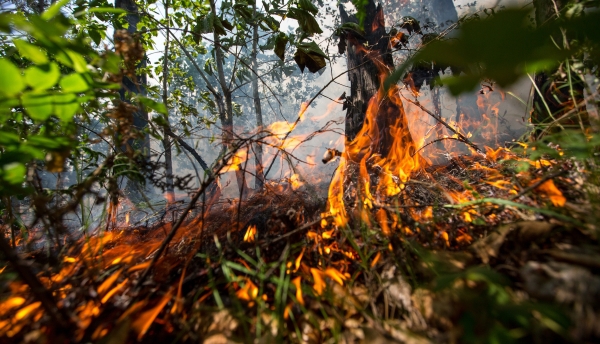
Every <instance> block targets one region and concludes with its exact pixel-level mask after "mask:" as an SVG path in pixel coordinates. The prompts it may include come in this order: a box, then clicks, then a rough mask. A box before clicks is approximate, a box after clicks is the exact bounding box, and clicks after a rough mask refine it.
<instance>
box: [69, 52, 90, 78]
mask: <svg viewBox="0 0 600 344" xmlns="http://www.w3.org/2000/svg"><path fill="white" fill-rule="evenodd" d="M67 56H69V59H71V62H72V63H73V64H72V65H73V69H75V71H76V72H77V73H83V72H87V70H88V69H87V62H86V61H85V58H83V56H82V55H81V54H79V53H77V52H75V51H73V50H67Z"/></svg>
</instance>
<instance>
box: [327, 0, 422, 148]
mask: <svg viewBox="0 0 600 344" xmlns="http://www.w3.org/2000/svg"><path fill="white" fill-rule="evenodd" d="M339 9H340V16H341V20H342V24H344V23H349V22H353V23H358V20H357V19H356V18H355V17H354V16H349V15H348V13H347V12H346V11H345V10H344V8H343V6H341V5H340V6H339ZM366 12H367V16H366V18H365V22H364V30H365V35H364V37H362V36H360V35H359V34H356V33H354V32H349V31H346V32H345V33H344V36H343V37H341V41H340V45H339V46H338V47H339V48H340V53H343V52H344V50H345V52H346V56H347V61H348V63H347V64H348V70H350V71H349V72H348V78H349V79H350V96H349V97H346V102H345V107H347V112H346V128H345V129H346V143H350V142H351V141H352V140H354V139H355V137H356V135H357V134H358V132H359V131H360V130H361V128H362V126H363V122H364V121H365V116H366V113H367V109H368V107H369V102H370V101H371V98H373V97H374V96H375V95H377V92H378V91H379V89H380V86H381V85H382V83H383V81H384V78H385V77H387V75H388V74H389V73H390V72H391V71H392V70H393V69H394V61H393V59H392V54H391V46H390V37H389V36H388V34H387V33H386V31H385V19H384V16H383V9H382V7H381V4H379V5H377V6H375V2H374V0H370V1H369V2H368V4H367V6H366ZM344 44H346V47H345V48H344ZM394 98H395V101H391V100H390V97H389V96H388V95H384V96H383V99H381V103H380V104H379V107H378V114H377V116H376V121H377V123H376V124H377V128H380V132H379V135H378V139H377V142H373V144H374V147H373V152H374V153H378V154H381V155H383V156H385V155H387V152H388V150H389V148H390V147H391V145H392V143H393V141H394V139H395V137H393V135H392V133H391V132H390V128H391V126H393V125H394V124H395V123H397V121H398V119H401V121H400V122H401V123H406V121H405V120H404V119H403V117H405V113H404V109H403V107H402V103H401V102H400V100H399V97H394ZM404 129H406V130H405V131H404V132H405V133H406V135H405V136H404V137H402V138H398V139H402V140H403V141H406V142H403V144H406V145H411V144H413V140H412V137H411V136H410V133H409V131H408V128H404Z"/></svg>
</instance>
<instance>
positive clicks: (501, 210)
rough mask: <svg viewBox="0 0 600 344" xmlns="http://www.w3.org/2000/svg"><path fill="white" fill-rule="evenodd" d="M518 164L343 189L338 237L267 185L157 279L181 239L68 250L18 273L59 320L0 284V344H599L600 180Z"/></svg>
mask: <svg viewBox="0 0 600 344" xmlns="http://www.w3.org/2000/svg"><path fill="white" fill-rule="evenodd" d="M523 161H525V160H523V159H520V158H518V157H517V156H516V155H513V154H512V153H507V152H506V151H504V150H498V151H495V152H493V151H488V154H487V155H486V157H485V158H472V157H471V158H467V157H460V158H455V159H453V160H452V161H451V162H450V163H449V164H447V165H445V166H437V167H429V168H427V169H426V170H423V171H421V172H420V173H417V174H415V175H413V176H412V177H411V179H409V180H408V181H407V182H406V183H404V184H402V190H401V192H399V193H398V194H396V195H394V196H393V197H389V198H377V197H372V198H369V201H365V200H366V198H360V197H358V198H357V194H360V193H361V190H363V192H365V190H367V189H364V188H363V186H361V185H360V183H358V181H357V180H358V179H356V178H355V179H354V180H352V178H351V177H348V178H347V179H346V180H345V181H344V183H346V188H345V190H344V192H343V195H341V196H342V198H343V200H344V204H345V210H346V211H347V214H348V223H347V224H346V225H345V226H339V223H338V225H337V226H336V217H335V216H336V215H335V214H332V212H331V210H329V209H328V208H327V207H328V202H327V200H326V199H324V198H322V197H319V196H318V193H316V192H315V190H314V188H315V186H311V185H304V186H302V187H300V188H297V189H295V190H294V189H293V188H292V186H291V185H290V184H289V183H285V182H282V183H275V182H271V183H268V184H267V185H266V186H265V188H264V189H263V190H262V191H261V192H257V193H254V194H252V195H250V196H249V197H248V199H247V200H245V201H244V202H243V204H239V203H237V202H232V203H229V202H226V203H217V204H213V205H212V207H206V208H204V207H197V208H195V209H194V210H193V212H192V213H191V216H188V220H187V221H186V222H185V223H184V225H183V226H181V227H180V228H179V229H178V231H177V233H176V234H175V236H174V237H173V240H172V241H171V242H170V244H169V246H168V247H167V250H166V251H165V252H164V254H162V256H161V257H160V259H157V260H156V261H155V262H154V261H153V258H154V255H156V252H157V250H158V248H159V247H160V245H161V244H162V243H163V241H164V239H165V237H167V235H168V233H169V232H170V230H171V229H172V226H173V222H171V221H162V222H157V223H155V224H154V225H151V226H127V225H126V224H123V223H121V224H119V225H118V226H116V228H114V229H112V230H110V231H100V232H98V233H96V234H94V235H92V236H90V237H87V238H84V239H82V240H79V241H78V242H77V243H76V244H73V245H71V246H70V247H69V249H68V251H66V252H64V253H65V254H64V256H62V257H63V258H61V262H60V264H56V265H53V264H49V263H48V262H47V261H44V254H43V252H41V253H40V252H37V253H35V254H29V256H28V257H26V258H32V260H33V261H35V262H36V263H35V264H34V265H32V266H31V268H32V269H34V270H35V271H38V277H39V279H40V281H41V282H42V283H43V285H44V287H45V288H47V289H48V290H50V291H52V293H53V297H54V299H55V300H56V301H57V303H56V305H55V306H56V307H57V309H58V314H63V315H64V317H65V318H66V319H62V320H61V319H59V318H57V317H58V316H56V315H54V314H53V313H51V310H50V309H49V308H48V307H52V305H46V304H45V303H44V301H43V300H40V298H39V290H38V291H35V290H30V288H29V287H28V286H27V285H26V284H24V283H23V282H20V281H19V280H17V279H15V275H14V274H10V267H8V268H3V273H2V275H1V276H3V279H2V281H1V283H2V285H1V287H2V289H1V290H2V297H1V299H2V300H3V301H1V302H2V304H1V307H0V336H1V337H2V338H4V339H3V341H10V342H32V343H48V342H52V343H58V342H99V343H111V344H114V343H126V342H137V341H141V342H148V343H156V342H161V343H162V342H165V343H166V342H184V343H185V342H204V343H247V342H260V343H271V342H306V343H322V342H341V343H359V342H362V343H388V342H398V343H481V342H497V343H500V342H501V343H506V342H521V341H523V342H525V341H526V342H532V341H533V342H544V343H549V342H578V343H583V342H589V343H592V342H597V341H598V339H600V327H598V326H597V324H598V323H600V313H599V309H600V307H598V305H600V245H599V241H598V239H599V238H598V233H599V232H598V231H599V228H598V226H597V223H598V222H597V219H598V218H599V217H600V212H598V210H599V209H598V202H597V198H598V197H599V196H600V194H599V190H600V189H599V188H598V183H597V180H596V179H594V178H597V176H595V174H594V173H590V167H589V166H583V165H582V164H581V163H580V162H578V161H574V160H563V161H550V160H538V161H525V162H526V166H525V167H523V164H522V163H523ZM348 168H349V170H350V171H351V170H352V168H355V169H358V167H357V166H355V167H353V166H349V167H348ZM592 171H593V169H592ZM348 175H349V176H352V175H355V174H353V173H348ZM373 184H374V185H376V180H375V181H374V183H373ZM372 188H373V190H372V191H373V194H374V193H375V189H374V187H372ZM357 199H359V200H361V201H357ZM328 210H329V211H328ZM175 215H177V214H175ZM175 215H174V217H176V216H175ZM179 215H180V214H179ZM203 218H204V221H203V220H202V219H203ZM236 223H238V224H239V225H237V226H236V225H235V224H236ZM24 255H25V254H24ZM5 269H7V271H4V270H5ZM55 311H56V309H55Z"/></svg>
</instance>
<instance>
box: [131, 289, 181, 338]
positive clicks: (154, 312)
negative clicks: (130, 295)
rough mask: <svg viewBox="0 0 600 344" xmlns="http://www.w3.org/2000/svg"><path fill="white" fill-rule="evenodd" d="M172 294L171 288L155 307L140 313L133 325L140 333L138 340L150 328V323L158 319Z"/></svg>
mask: <svg viewBox="0 0 600 344" xmlns="http://www.w3.org/2000/svg"><path fill="white" fill-rule="evenodd" d="M171 294H172V291H171V290H169V292H168V293H167V294H165V296H163V297H162V299H161V300H160V301H159V303H158V304H157V305H156V306H154V307H153V308H151V309H149V310H147V311H146V312H144V313H142V314H140V315H139V316H138V318H137V319H136V320H135V321H134V322H133V324H132V325H131V327H132V328H133V329H135V330H136V332H137V333H138V336H137V339H138V340H141V339H142V338H143V337H144V335H145V334H146V332H147V331H148V329H149V328H150V325H152V323H153V322H154V319H156V317H157V316H158V314H159V313H160V312H161V311H162V309H163V308H164V307H165V306H166V305H167V302H169V301H170V300H171Z"/></svg>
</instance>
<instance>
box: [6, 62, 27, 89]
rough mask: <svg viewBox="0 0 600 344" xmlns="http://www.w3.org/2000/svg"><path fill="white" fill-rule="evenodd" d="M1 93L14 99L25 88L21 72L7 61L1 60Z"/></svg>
mask: <svg viewBox="0 0 600 344" xmlns="http://www.w3.org/2000/svg"><path fill="white" fill-rule="evenodd" d="M0 71H2V72H1V73H0V93H1V94H4V95H5V96H8V97H12V96H14V95H17V94H19V93H20V92H21V91H22V90H23V89H24V88H25V82H23V77H22V76H21V70H19V68H17V67H16V66H15V65H14V64H13V63H12V62H10V61H9V60H7V59H0Z"/></svg>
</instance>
